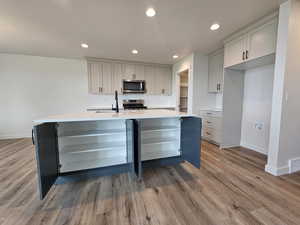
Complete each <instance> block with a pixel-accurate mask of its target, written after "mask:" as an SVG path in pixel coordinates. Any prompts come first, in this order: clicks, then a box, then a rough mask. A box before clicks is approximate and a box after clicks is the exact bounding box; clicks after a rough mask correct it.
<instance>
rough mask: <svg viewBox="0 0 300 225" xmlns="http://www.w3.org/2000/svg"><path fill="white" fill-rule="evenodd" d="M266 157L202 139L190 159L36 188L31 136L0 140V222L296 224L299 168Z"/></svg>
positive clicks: (299, 221)
mask: <svg viewBox="0 0 300 225" xmlns="http://www.w3.org/2000/svg"><path fill="white" fill-rule="evenodd" d="M265 164H266V156H264V155H262V154H259V153H257V152H254V151H252V150H249V149H245V148H232V149H226V150H220V149H219V148H218V147H217V146H215V145H213V144H210V143H208V142H203V143H202V165H201V169H197V168H195V167H193V166H192V165H191V164H189V163H183V164H180V165H175V166H170V167H161V168H148V169H145V170H144V177H143V180H141V181H138V180H136V179H134V178H132V177H131V175H130V174H127V173H124V174H119V175H114V176H107V177H98V178H93V179H88V180H81V181H78V182H73V183H63V184H58V185H55V186H53V188H52V189H51V190H50V192H49V193H48V195H47V196H46V198H45V199H44V200H43V201H40V200H39V198H38V193H37V174H36V162H35V151H34V146H33V145H32V143H31V140H30V139H28V138H27V139H15V140H13V139H10V140H0V169H1V173H0V180H1V182H0V225H12V224H18V225H33V224H39V225H40V224H47V225H66V224H74V225H75V224H76V225H80V224H83V225H96V224H97V225H98V224H100V225H101V224H102V225H194V224H195V225H202V224H203V225H220V224H221V225H239V224H250V225H255V224H263V225H297V224H300V173H295V174H291V175H285V176H281V177H274V176H271V175H270V174H267V173H265V172H264V166H265Z"/></svg>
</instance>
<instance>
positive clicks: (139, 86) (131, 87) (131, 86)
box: [123, 80, 146, 94]
mask: <svg viewBox="0 0 300 225" xmlns="http://www.w3.org/2000/svg"><path fill="white" fill-rule="evenodd" d="M123 93H124V94H130V93H137V94H138V93H140V94H143V93H146V84H145V81H144V80H123Z"/></svg>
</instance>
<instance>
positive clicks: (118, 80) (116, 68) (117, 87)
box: [112, 63, 124, 93]
mask: <svg viewBox="0 0 300 225" xmlns="http://www.w3.org/2000/svg"><path fill="white" fill-rule="evenodd" d="M123 74H124V65H123V64H121V63H113V79H112V89H113V91H118V92H119V93H122V91H123V90H122V81H123Z"/></svg>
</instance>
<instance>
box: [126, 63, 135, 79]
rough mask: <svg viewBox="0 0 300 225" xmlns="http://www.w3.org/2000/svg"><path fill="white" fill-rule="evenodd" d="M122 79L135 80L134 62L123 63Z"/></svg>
mask: <svg viewBox="0 0 300 225" xmlns="http://www.w3.org/2000/svg"><path fill="white" fill-rule="evenodd" d="M123 79H124V80H135V79H136V75H135V65H134V64H124V74H123Z"/></svg>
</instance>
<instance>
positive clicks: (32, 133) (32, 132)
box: [31, 129, 35, 145]
mask: <svg viewBox="0 0 300 225" xmlns="http://www.w3.org/2000/svg"><path fill="white" fill-rule="evenodd" d="M31 140H32V144H33V145H35V143H34V131H33V129H32V130H31Z"/></svg>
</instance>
